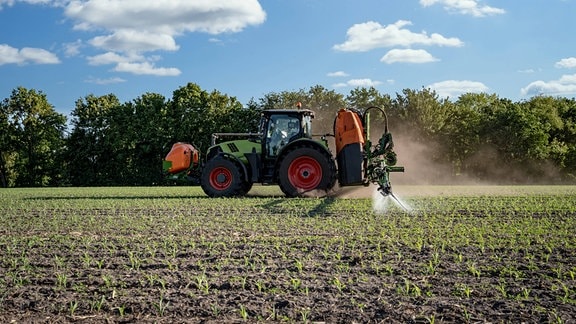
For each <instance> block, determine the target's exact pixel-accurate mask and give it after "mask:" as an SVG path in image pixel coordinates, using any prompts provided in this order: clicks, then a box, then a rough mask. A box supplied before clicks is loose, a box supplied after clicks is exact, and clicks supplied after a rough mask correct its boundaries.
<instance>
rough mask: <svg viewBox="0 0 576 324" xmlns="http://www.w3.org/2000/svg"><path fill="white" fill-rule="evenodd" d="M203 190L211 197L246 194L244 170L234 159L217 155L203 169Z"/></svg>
mask: <svg viewBox="0 0 576 324" xmlns="http://www.w3.org/2000/svg"><path fill="white" fill-rule="evenodd" d="M201 186H202V190H204V192H205V193H206V194H207V195H208V196H210V197H235V196H242V195H244V194H246V190H245V188H246V185H245V184H244V181H243V180H242V171H241V169H240V167H239V166H238V165H237V164H236V163H234V162H233V161H231V160H229V159H226V158H224V157H215V158H213V159H211V160H210V161H208V162H207V163H206V165H205V167H204V170H202V178H201Z"/></svg>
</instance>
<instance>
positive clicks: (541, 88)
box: [520, 74, 576, 96]
mask: <svg viewBox="0 0 576 324" xmlns="http://www.w3.org/2000/svg"><path fill="white" fill-rule="evenodd" d="M520 92H521V93H522V95H524V96H532V95H542V94H546V95H557V96H560V95H574V94H576V74H568V75H563V76H562V77H560V79H558V80H552V81H548V82H546V81H542V80H538V81H534V82H532V83H530V84H529V85H527V86H526V87H525V88H522V89H521V90H520Z"/></svg>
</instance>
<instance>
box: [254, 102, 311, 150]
mask: <svg viewBox="0 0 576 324" xmlns="http://www.w3.org/2000/svg"><path fill="white" fill-rule="evenodd" d="M312 118H314V112H313V111H311V110H286V109H272V110H264V111H263V112H262V119H261V121H260V134H262V136H263V141H262V154H263V157H264V158H266V159H275V158H276V157H277V156H278V154H279V153H280V152H281V151H282V149H283V148H284V147H285V146H286V145H287V144H288V143H291V142H293V141H295V140H297V139H300V138H312V129H311V128H312V127H311V126H312Z"/></svg>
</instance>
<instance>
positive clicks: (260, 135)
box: [210, 133, 263, 146]
mask: <svg viewBox="0 0 576 324" xmlns="http://www.w3.org/2000/svg"><path fill="white" fill-rule="evenodd" d="M262 135H263V134H262V133H213V134H212V140H211V141H210V146H214V145H216V140H217V139H218V138H220V137H222V136H231V137H262Z"/></svg>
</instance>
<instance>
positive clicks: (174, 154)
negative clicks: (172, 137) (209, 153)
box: [164, 143, 198, 173]
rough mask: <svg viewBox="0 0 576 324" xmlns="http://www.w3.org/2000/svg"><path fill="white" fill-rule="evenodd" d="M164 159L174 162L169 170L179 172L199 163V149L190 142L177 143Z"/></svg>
mask: <svg viewBox="0 0 576 324" xmlns="http://www.w3.org/2000/svg"><path fill="white" fill-rule="evenodd" d="M164 160H166V161H170V162H172V166H171V167H170V168H169V169H168V172H170V173H178V172H180V171H184V170H186V169H188V168H189V167H190V164H193V165H196V164H198V150H196V148H194V146H192V145H190V144H188V143H175V144H174V145H172V149H171V150H170V152H169V153H168V155H166V158H165V159H164Z"/></svg>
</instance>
